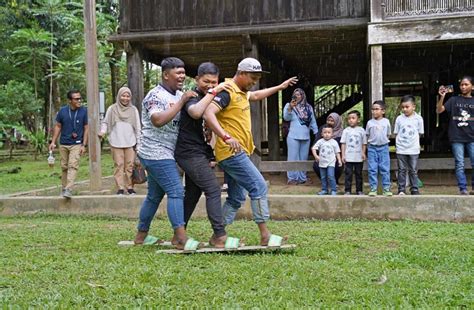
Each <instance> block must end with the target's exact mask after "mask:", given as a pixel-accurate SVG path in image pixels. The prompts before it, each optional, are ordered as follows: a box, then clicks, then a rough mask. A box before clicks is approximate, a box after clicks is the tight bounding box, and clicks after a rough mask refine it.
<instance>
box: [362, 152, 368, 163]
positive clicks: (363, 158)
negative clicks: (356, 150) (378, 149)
mask: <svg viewBox="0 0 474 310" xmlns="http://www.w3.org/2000/svg"><path fill="white" fill-rule="evenodd" d="M366 159H367V155H365V153H362V161H365V160H366Z"/></svg>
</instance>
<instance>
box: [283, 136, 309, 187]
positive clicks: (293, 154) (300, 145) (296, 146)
mask: <svg viewBox="0 0 474 310" xmlns="http://www.w3.org/2000/svg"><path fill="white" fill-rule="evenodd" d="M286 143H287V145H288V161H297V160H308V153H309V144H310V141H309V139H308V140H297V139H293V138H290V137H287V138H286ZM287 176H288V181H296V182H298V183H304V182H306V171H288V172H287Z"/></svg>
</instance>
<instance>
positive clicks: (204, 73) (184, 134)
mask: <svg viewBox="0 0 474 310" xmlns="http://www.w3.org/2000/svg"><path fill="white" fill-rule="evenodd" d="M218 81H219V69H218V68H217V66H216V65H214V64H213V63H210V62H206V63H202V64H201V65H200V66H199V68H198V76H197V77H196V84H197V87H196V90H195V91H196V93H197V94H198V96H197V97H194V98H191V99H189V101H188V102H187V103H186V104H185V105H184V106H183V108H182V110H181V118H180V125H179V134H178V141H177V142H176V149H175V154H174V155H175V159H176V162H177V163H178V165H179V166H180V167H181V168H182V169H183V170H184V172H185V182H186V185H185V194H184V221H185V223H186V225H187V224H188V222H189V219H190V218H191V215H192V213H193V211H194V209H195V208H196V204H197V203H198V201H199V198H200V197H201V194H202V192H204V194H205V196H206V210H207V216H208V218H209V221H210V222H211V226H212V229H213V231H214V234H213V235H212V237H211V239H210V240H209V243H210V244H211V245H213V246H215V247H224V246H225V245H226V240H227V239H228V238H227V234H226V231H225V227H224V217H223V212H222V207H221V189H220V185H219V182H218V181H217V178H216V175H215V173H214V170H213V166H214V165H215V163H213V160H214V159H213V151H212V148H211V146H210V145H208V144H207V141H206V138H205V132H204V126H203V122H204V121H203V119H202V115H203V113H204V111H205V110H206V108H207V106H208V105H209V104H210V103H211V102H212V100H213V99H214V97H215V96H216V95H217V94H218V93H219V92H221V91H223V90H225V87H226V86H225V84H219V85H218ZM233 239H235V238H233ZM229 241H230V238H229Z"/></svg>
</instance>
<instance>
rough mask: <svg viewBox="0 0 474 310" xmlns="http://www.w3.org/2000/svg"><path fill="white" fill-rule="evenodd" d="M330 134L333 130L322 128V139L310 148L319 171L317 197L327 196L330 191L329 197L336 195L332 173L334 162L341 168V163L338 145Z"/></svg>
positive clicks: (333, 174) (326, 127) (334, 178)
mask: <svg viewBox="0 0 474 310" xmlns="http://www.w3.org/2000/svg"><path fill="white" fill-rule="evenodd" d="M332 134H333V129H332V128H331V127H329V126H324V127H323V130H322V136H323V138H322V139H319V140H318V141H317V142H316V143H315V144H314V146H313V147H312V148H311V152H312V153H313V156H314V158H315V160H316V162H318V164H319V171H320V173H321V185H322V186H321V187H322V189H321V191H320V192H319V195H327V194H328V193H329V191H328V190H330V191H331V195H336V194H337V191H336V176H335V173H334V171H335V167H336V160H337V164H338V165H339V167H340V166H342V161H341V150H340V148H339V144H338V143H337V142H336V140H334V139H333V138H332ZM318 154H319V155H318ZM328 185H329V186H328Z"/></svg>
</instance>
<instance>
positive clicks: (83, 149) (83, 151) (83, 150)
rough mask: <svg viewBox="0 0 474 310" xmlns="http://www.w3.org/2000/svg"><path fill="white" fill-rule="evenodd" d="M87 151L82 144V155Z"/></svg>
mask: <svg viewBox="0 0 474 310" xmlns="http://www.w3.org/2000/svg"><path fill="white" fill-rule="evenodd" d="M86 152H87V148H86V147H85V146H84V145H81V151H80V154H81V156H82V155H84V154H85V153H86Z"/></svg>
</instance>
